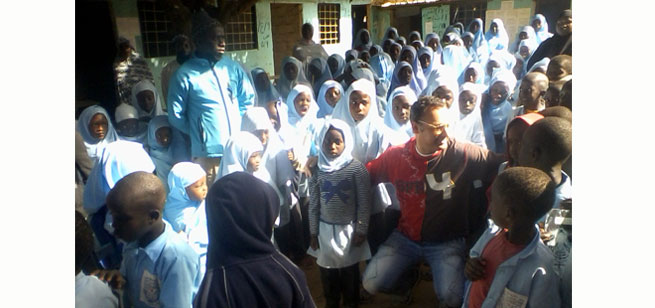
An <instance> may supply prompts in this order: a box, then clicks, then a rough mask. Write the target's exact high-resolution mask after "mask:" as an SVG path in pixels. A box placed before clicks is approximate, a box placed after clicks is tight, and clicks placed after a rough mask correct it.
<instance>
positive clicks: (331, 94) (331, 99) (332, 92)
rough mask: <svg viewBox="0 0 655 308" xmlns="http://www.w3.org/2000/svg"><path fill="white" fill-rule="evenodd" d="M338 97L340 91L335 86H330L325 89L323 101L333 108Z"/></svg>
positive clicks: (339, 97)
mask: <svg viewBox="0 0 655 308" xmlns="http://www.w3.org/2000/svg"><path fill="white" fill-rule="evenodd" d="M340 99H341V91H339V89H338V88H337V87H332V88H329V89H328V90H327V91H325V101H326V102H327V103H328V105H330V107H332V108H334V106H336V105H337V103H338V102H339V100H340Z"/></svg>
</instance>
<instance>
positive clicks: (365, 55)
mask: <svg viewBox="0 0 655 308" xmlns="http://www.w3.org/2000/svg"><path fill="white" fill-rule="evenodd" d="M359 58H360V59H361V60H362V61H364V62H366V63H368V62H369V61H370V60H371V54H369V53H368V52H362V54H361V55H360V56H359Z"/></svg>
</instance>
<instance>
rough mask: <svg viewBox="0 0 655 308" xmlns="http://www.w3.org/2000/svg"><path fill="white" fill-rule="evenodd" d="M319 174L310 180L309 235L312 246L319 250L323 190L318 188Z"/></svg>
mask: <svg viewBox="0 0 655 308" xmlns="http://www.w3.org/2000/svg"><path fill="white" fill-rule="evenodd" d="M317 176H318V174H316V175H314V176H313V177H311V178H309V210H308V213H309V233H310V235H311V242H310V246H311V247H312V249H314V250H316V249H318V248H319V247H318V217H319V215H320V212H319V211H320V208H319V205H320V202H321V189H320V187H318V179H317Z"/></svg>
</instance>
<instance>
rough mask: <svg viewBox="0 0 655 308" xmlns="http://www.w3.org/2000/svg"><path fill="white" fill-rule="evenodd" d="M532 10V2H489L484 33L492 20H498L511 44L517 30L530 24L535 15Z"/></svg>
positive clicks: (533, 6)
mask: <svg viewBox="0 0 655 308" xmlns="http://www.w3.org/2000/svg"><path fill="white" fill-rule="evenodd" d="M534 9H535V1H534V0H491V1H489V2H488V3H487V14H486V19H485V21H484V26H485V31H486V30H489V26H490V25H491V20H492V19H494V18H500V19H502V20H503V24H504V25H505V30H507V36H509V43H510V44H511V43H512V42H513V41H514V38H515V37H516V33H517V32H518V31H519V29H520V28H521V27H523V26H525V25H529V24H530V18H531V17H532V15H534V14H535V13H534Z"/></svg>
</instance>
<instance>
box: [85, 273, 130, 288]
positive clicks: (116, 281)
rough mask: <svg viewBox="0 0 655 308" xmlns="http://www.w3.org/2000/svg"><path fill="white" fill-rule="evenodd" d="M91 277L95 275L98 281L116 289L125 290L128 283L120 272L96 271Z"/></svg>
mask: <svg viewBox="0 0 655 308" xmlns="http://www.w3.org/2000/svg"><path fill="white" fill-rule="evenodd" d="M91 275H95V276H97V277H98V279H100V280H102V281H106V282H107V283H109V285H110V286H111V287H112V288H114V289H119V290H120V289H123V286H124V285H125V282H126V281H125V278H123V275H121V272H120V271H119V270H95V271H93V272H92V273H91Z"/></svg>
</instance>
